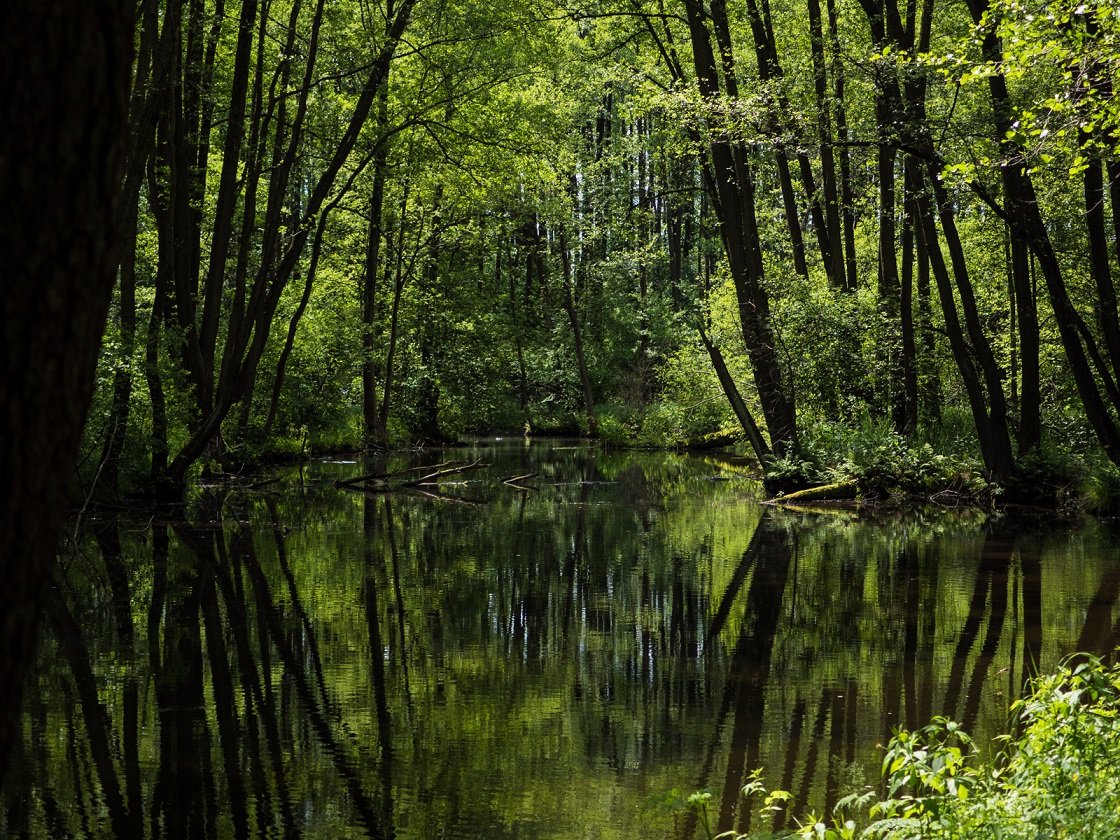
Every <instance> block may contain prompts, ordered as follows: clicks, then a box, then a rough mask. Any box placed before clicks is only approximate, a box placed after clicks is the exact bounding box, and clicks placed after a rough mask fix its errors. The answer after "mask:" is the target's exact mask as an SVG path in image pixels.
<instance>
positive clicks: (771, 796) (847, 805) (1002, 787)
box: [659, 655, 1120, 840]
mask: <svg viewBox="0 0 1120 840" xmlns="http://www.w3.org/2000/svg"><path fill="white" fill-rule="evenodd" d="M1011 714H1012V722H1011V728H1012V733H1013V734H1012V735H1007V736H1003V737H1001V738H999V739H997V742H996V743H997V748H996V749H995V751H994V752H993V753H992V754H991V755H990V756H989V757H988V758H986V759H984V758H983V757H982V755H981V753H980V751H979V750H978V749H977V748H976V745H975V744H974V743H973V741H972V739H971V738H970V737H969V736H968V735H967V734H966V733H965V732H964V731H963V730H962V729H961V727H960V725H959V724H957V723H954V722H953V721H951V720H949V719H948V718H942V717H939V718H934V720H933V722H932V723H930V724H929V725H928V726H926V727H924V728H922V729H919V730H917V731H913V732H911V731H907V730H905V729H902V730H899V731H898V732H897V733H896V734H895V736H894V738H892V739H891V741H890V744H889V745H888V746H887V748H886V755H885V757H884V759H883V777H884V781H885V784H886V790H887V797H886V798H883V799H880V798H879V796H878V795H877V794H876V792H875V791H874V790H868V791H864V792H857V793H854V794H851V795H848V796H846V797H844V798H842V799H841V800H840V801H839V802H838V803H837V805H836V806H835V808H834V809H833V812H832V814H831V816H829V817H828V818H819V817H816V816H812V815H810V816H808V817H806V818H804V819H803V820H801V821H800V825H799V826H798V827H797V828H796V829H793V830H789V831H784V832H781V833H779V834H771V833H763V834H758V833H756V834H749V835H747V834H737V833H735V832H725V833H722V834H720V835H718V836H719V837H723V838H736V839H737V840H745V838H748V837H751V838H764V837H778V836H781V837H801V838H806V839H807V840H818V839H819V840H856V838H882V840H939V838H945V840H954V838H981V837H985V838H986V837H1046V838H1063V837H1070V838H1072V837H1117V836H1120V804H1118V802H1120V775H1118V773H1117V770H1118V769H1120V665H1111V666H1106V665H1104V664H1102V663H1101V661H1100V660H1098V659H1096V658H1094V657H1091V656H1087V655H1078V656H1076V657H1074V658H1073V659H1071V660H1070V661H1069V662H1067V663H1066V664H1064V665H1063V666H1062V667H1061V668H1060V669H1059V670H1058V671H1057V672H1056V673H1054V674H1052V675H1050V676H1047V677H1044V678H1041V679H1039V680H1037V681H1036V682H1035V683H1034V685H1033V686H1032V690H1031V691H1030V693H1029V694H1028V695H1026V696H1025V697H1023V698H1022V699H1020V700H1017V701H1016V702H1015V703H1014V704H1012V706H1011ZM743 794H744V796H746V797H747V798H748V800H749V801H750V803H751V805H752V806H753V807H758V808H760V809H761V811H762V812H763V814H764V815H772V814H774V813H780V812H782V811H784V810H786V809H787V808H790V807H796V805H795V804H794V803H793V802H792V800H793V796H792V795H791V794H790V793H788V792H787V791H782V790H774V791H768V790H767V789H766V788H765V787H764V785H763V783H762V780H761V777H760V775H759V774H758V773H756V774H755V775H753V776H752V778H751V781H750V782H749V783H748V784H747V785H746V786H744V788H743ZM710 801H711V794H709V793H706V792H698V793H694V794H692V795H690V796H688V797H681V796H680V795H679V794H678V793H676V792H674V793H672V794H670V795H669V796H667V797H664V798H663V799H662V800H661V802H660V803H659V805H660V806H661V808H662V809H663V810H673V809H680V808H682V807H686V808H691V809H695V810H696V811H697V812H698V813H699V815H700V817H699V819H700V823H701V825H702V827H703V829H704V831H705V832H706V834H705V835H704V836H706V837H707V838H708V840H712V838H713V837H715V836H717V835H714V834H713V832H712V828H711V822H710V819H709V814H708V805H709V802H710ZM666 805H667V806H668V807H667V808H666Z"/></svg>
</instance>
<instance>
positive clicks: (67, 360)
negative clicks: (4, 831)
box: [0, 0, 136, 779]
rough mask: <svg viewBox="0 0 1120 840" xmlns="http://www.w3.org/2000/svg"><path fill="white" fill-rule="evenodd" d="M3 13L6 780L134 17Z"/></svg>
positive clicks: (109, 199)
mask: <svg viewBox="0 0 1120 840" xmlns="http://www.w3.org/2000/svg"><path fill="white" fill-rule="evenodd" d="M0 8H2V11H0V78H3V79H5V80H6V86H5V91H4V95H3V97H0V125H3V126H4V129H3V131H0V194H2V195H3V196H4V204H3V207H4V209H3V211H0V212H2V217H0V218H2V221H0V276H3V277H4V303H3V310H2V316H0V323H2V324H3V328H2V330H0V406H3V409H2V411H3V417H4V420H3V423H2V425H0V430H2V432H3V434H0V441H2V442H0V474H2V475H3V476H4V480H5V487H6V493H5V501H4V504H3V505H0V509H2V511H3V512H2V513H0V534H3V539H2V540H0V574H2V575H3V577H4V581H5V584H4V586H3V587H2V588H0V628H2V629H0V639H2V647H0V779H2V778H3V776H4V774H5V773H6V771H7V768H8V762H9V758H10V757H11V756H12V755H13V752H14V747H15V743H16V741H17V740H18V738H19V733H20V728H19V725H18V721H19V708H20V699H21V696H22V692H23V682H24V677H25V676H26V674H27V670H28V668H29V666H30V663H31V657H32V651H33V649H34V643H35V635H36V628H37V625H38V621H39V615H40V611H41V603H42V596H43V592H44V587H45V585H46V582H47V580H48V578H49V574H50V569H51V565H52V561H53V557H54V552H55V547H56V544H57V539H58V527H59V523H60V521H61V519H62V516H63V514H64V512H65V506H66V501H67V489H68V481H69V478H70V476H71V471H72V468H73V464H74V460H75V456H76V453H77V448H78V441H79V439H80V437H81V433H82V426H83V424H84V421H85V415H86V409H87V407H88V405H89V399H90V394H91V391H92V388H93V378H94V365H95V363H96V360H97V352H98V345H99V342H100V339H101V333H102V330H103V328H104V324H105V315H106V311H107V309H108V306H109V299H110V297H111V295H112V289H113V281H114V273H115V269H116V265H115V263H116V250H115V248H114V241H113V237H114V234H115V230H114V227H113V225H112V224H111V223H109V222H108V221H107V220H112V219H114V218H116V217H117V212H118V205H117V202H118V198H119V195H120V190H121V181H122V177H123V173H124V161H125V152H126V145H127V131H126V124H127V119H128V89H129V75H130V72H131V55H132V45H133V25H134V16H135V11H136V4H135V3H134V2H129V0H84V1H83V2H74V0H57V2H52V3H8V4H4V5H3V6H2V7H0Z"/></svg>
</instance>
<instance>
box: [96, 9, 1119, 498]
mask: <svg viewBox="0 0 1120 840" xmlns="http://www.w3.org/2000/svg"><path fill="white" fill-rule="evenodd" d="M1045 10H1046V14H1044V15H1040V14H1035V12H1034V11H1032V8H1031V7H1030V5H1029V4H1022V3H1018V2H1014V0H991V2H988V0H976V2H967V3H965V2H959V0H950V1H949V2H944V3H942V2H937V3H934V2H932V0H929V1H928V2H922V3H917V2H914V3H910V4H907V5H900V4H898V3H897V2H896V0H887V2H886V3H885V4H879V5H875V4H868V3H862V2H860V3H857V2H854V0H829V2H827V3H825V4H824V5H823V6H822V4H820V3H819V2H817V0H763V2H755V0H748V2H745V3H741V4H740V3H734V4H726V3H723V2H713V3H710V4H704V3H699V2H693V0H673V2H652V0H651V1H650V2H646V1H645V0H642V1H641V2H635V0H627V2H618V3H615V2H611V0H597V2H594V3H590V4H588V3H567V2H564V1H563V0H516V2H508V3H489V4H481V5H480V4H478V3H465V2H455V1H454V0H439V2H427V1H426V0H389V2H385V3H382V4H368V3H331V4H324V3H306V2H301V0H275V2H271V3H263V2H257V1H256V0H242V2H237V3H229V2H218V0H197V1H196V0H192V2H189V3H188V2H185V0H147V1H146V2H144V3H142V4H141V15H140V21H139V28H138V31H137V34H136V47H137V53H136V60H135V63H134V67H133V74H132V108H131V114H132V118H131V122H132V142H131V144H130V146H129V159H128V161H127V170H126V172H127V174H126V179H125V184H124V197H123V207H124V210H123V211H122V218H121V222H120V225H119V231H120V235H119V240H120V241H119V243H118V244H119V248H118V251H119V253H120V261H119V271H118V275H119V276H118V280H119V282H118V287H117V292H116V296H115V299H114V305H113V308H112V312H111V316H110V323H109V328H108V331H107V333H106V336H105V341H104V345H103V349H102V354H101V360H100V367H99V380H98V390H97V393H96V395H95V398H94V409H93V412H92V415H91V420H90V423H89V426H88V428H87V432H86V443H85V453H84V457H83V461H82V469H81V475H82V476H83V480H84V481H85V483H87V484H94V483H96V489H97V491H98V492H99V493H100V494H101V495H102V496H103V497H107V498H115V497H120V496H121V495H123V494H129V493H159V494H170V495H180V494H181V493H182V490H183V488H184V487H185V485H186V484H187V483H188V482H189V481H190V480H191V478H192V477H193V476H195V475H197V474H198V472H199V471H200V470H205V471H208V472H230V471H239V470H242V469H244V468H245V467H246V466H248V465H252V464H254V463H258V462H260V461H262V460H265V459H269V458H276V457H281V458H284V457H291V456H292V455H293V454H295V453H302V452H306V451H326V450H335V451H337V450H340V449H350V450H359V449H366V450H370V449H383V448H386V447H396V446H410V445H415V444H417V443H423V444H440V443H444V442H447V441H450V440H454V439H456V438H459V437H461V436H464V435H471V434H480V433H496V432H501V433H507V434H508V433H519V434H520V433H525V432H528V433H531V434H583V435H589V436H591V437H597V438H598V439H600V440H601V441H602V442H603V443H604V444H606V445H612V446H624V445H625V446H639V447H653V448H658V447H675V446H681V445H705V444H707V445H711V444H714V443H718V442H728V441H732V440H734V441H737V442H738V443H739V444H740V445H741V446H743V447H748V448H749V449H750V451H751V452H752V453H753V454H754V456H755V457H756V459H757V460H758V462H759V463H760V464H761V466H762V471H763V475H764V479H765V483H766V485H767V487H768V489H769V490H771V491H774V492H780V491H785V492H789V491H791V490H796V489H801V488H804V487H806V486H809V485H811V484H814V483H835V482H838V481H844V482H846V481H850V482H854V483H855V484H856V486H857V487H858V489H859V492H860V493H861V494H862V495H863V496H865V497H883V496H907V495H917V496H923V497H925V498H929V497H930V496H933V495H936V494H943V496H942V497H943V498H949V496H955V497H959V498H961V499H966V500H970V501H980V502H981V503H983V504H989V503H991V502H992V500H995V501H997V502H998V501H1003V500H1008V501H1026V502H1041V503H1045V504H1054V503H1056V502H1057V503H1066V502H1069V501H1070V500H1071V499H1074V498H1077V499H1088V500H1091V502H1092V503H1093V504H1095V505H1097V506H1100V507H1105V508H1107V507H1111V506H1113V505H1114V500H1115V493H1113V492H1112V491H1111V490H1110V489H1109V488H1110V487H1111V486H1112V483H1111V479H1110V478H1109V477H1108V476H1109V474H1110V471H1114V466H1113V465H1117V464H1120V388H1118V387H1117V384H1116V383H1117V382H1118V381H1120V321H1118V320H1117V319H1118V317H1120V316H1118V315H1117V307H1116V301H1117V295H1116V292H1115V287H1114V279H1115V277H1116V276H1117V274H1118V272H1117V256H1118V255H1117V243H1116V230H1117V229H1120V192H1118V188H1117V184H1118V183H1120V162H1117V159H1116V157H1115V145H1116V132H1117V118H1116V113H1115V111H1116V109H1115V103H1114V101H1113V99H1114V98H1113V97H1112V96H1111V95H1110V94H1109V93H1108V91H1110V90H1111V89H1112V88H1111V86H1112V83H1113V81H1112V80H1113V75H1114V73H1115V70H1116V64H1117V55H1118V54H1120V50H1118V49H1117V46H1116V31H1115V30H1116V21H1115V15H1113V14H1112V10H1111V6H1110V5H1109V4H1105V3H1100V4H1097V3H1088V4H1083V3H1082V4H1072V3H1068V4H1066V3H1062V4H1047V5H1046V6H1045Z"/></svg>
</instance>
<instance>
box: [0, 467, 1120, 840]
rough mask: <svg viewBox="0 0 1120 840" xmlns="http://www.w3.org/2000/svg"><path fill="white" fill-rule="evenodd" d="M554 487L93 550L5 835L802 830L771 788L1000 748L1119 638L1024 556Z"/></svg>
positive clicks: (393, 502)
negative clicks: (669, 800)
mask: <svg viewBox="0 0 1120 840" xmlns="http://www.w3.org/2000/svg"><path fill="white" fill-rule="evenodd" d="M552 457H553V458H554V460H553V461H550V462H546V463H544V464H543V465H542V464H536V463H526V462H524V455H523V454H521V453H519V454H518V460H517V463H516V464H511V465H510V467H509V468H508V469H507V470H505V472H509V473H510V474H512V473H514V472H520V473H524V472H530V471H536V472H540V473H541V476H542V478H541V479H540V480H539V486H538V489H537V491H536V492H533V493H528V492H525V491H523V490H518V489H515V488H507V490H505V491H494V490H493V489H492V488H491V489H488V490H487V491H486V493H487V495H488V497H489V498H488V501H486V503H485V505H469V506H468V505H461V504H458V503H456V502H455V501H454V500H452V499H451V498H450V494H452V493H456V492H463V493H467V492H471V490H470V488H469V487H468V488H466V489H461V488H451V489H443V490H441V492H440V493H439V494H436V497H405V496H390V495H376V494H362V495H357V494H341V493H328V492H322V491H317V490H316V489H315V485H314V484H313V483H309V485H308V489H307V490H306V491H304V492H303V493H302V494H299V495H295V494H293V495H287V494H276V495H272V496H268V495H252V494H248V495H247V494H241V495H238V494H232V493H226V492H220V493H215V494H214V495H213V496H212V497H210V499H209V503H208V504H205V505H199V506H198V507H195V508H192V509H191V512H190V515H189V516H184V517H182V518H177V519H169V520H167V521H164V520H161V519H158V518H157V519H154V520H150V521H141V522H135V521H129V520H127V519H121V520H114V519H104V520H103V521H99V522H98V523H97V527H96V528H94V529H93V530H92V532H91V534H90V537H89V539H87V540H86V541H84V542H83V543H82V544H81V546H80V547H81V554H80V555H79V556H75V557H73V558H71V559H70V560H69V561H68V562H66V563H64V564H61V566H60V572H59V579H58V585H57V587H56V588H55V590H54V591H53V593H52V599H51V603H50V607H49V611H48V618H49V621H48V623H47V628H46V633H45V635H44V638H43V641H42V654H41V659H40V664H39V667H38V671H37V672H36V675H35V678H34V679H33V680H32V681H31V682H30V683H29V685H28V693H27V705H26V707H25V710H24V735H25V743H24V746H23V750H22V754H21V756H20V766H19V769H18V771H17V772H14V773H13V774H12V775H11V778H10V781H9V785H8V787H7V788H6V789H5V790H4V791H3V793H2V799H0V804H2V809H0V834H3V835H4V836H26V837H54V836H90V837H105V836H116V837H122V838H123V837H129V838H133V837H145V836H146V837H152V838H156V837H205V838H254V837H260V836H283V837H288V838H295V837H303V836H325V835H332V836H338V835H345V836H364V837H372V838H380V837H386V838H389V837H392V838H397V837H400V838H421V837H425V838H426V837H430V836H439V835H441V834H455V833H458V834H459V835H460V836H463V835H465V836H486V837H495V838H503V837H514V836H541V837H545V836H557V837H560V836H573V835H581V834H585V833H587V832H588V831H591V830H593V828H594V827H596V826H602V825H608V826H613V828H611V829H610V830H611V831H615V833H626V834H628V835H629V836H634V835H635V834H638V833H641V834H643V836H649V837H658V836H670V833H671V834H672V835H675V836H695V829H696V825H695V823H694V822H692V823H690V822H689V821H687V820H682V821H681V824H680V825H679V826H676V827H668V826H656V825H655V826H646V825H645V824H644V823H643V824H641V825H636V824H634V821H635V820H636V819H638V818H637V817H635V815H636V814H639V813H640V811H639V807H638V806H639V804H640V803H641V801H643V799H644V798H645V797H647V796H648V795H649V794H651V793H656V792H658V791H661V790H667V789H669V788H671V787H684V788H689V789H694V788H705V787H710V788H713V789H714V790H715V802H714V803H713V804H714V805H715V806H717V807H718V814H716V815H715V821H716V823H717V827H718V830H720V831H724V830H736V831H748V830H766V829H773V830H780V829H782V828H785V827H789V823H788V821H787V820H786V817H785V816H784V815H778V816H777V818H776V819H775V820H774V821H773V823H772V824H767V825H759V824H758V817H757V811H756V810H755V808H754V806H752V805H750V804H749V803H744V801H743V799H742V797H741V795H740V790H741V788H742V786H743V784H744V783H745V781H746V780H747V778H748V776H749V774H750V773H751V772H752V771H753V770H754V769H755V768H763V769H764V771H765V773H766V776H765V781H766V783H767V785H768V786H770V787H781V788H783V789H786V790H790V791H792V792H793V793H794V794H795V795H796V796H797V798H798V800H799V802H801V803H804V807H805V808H806V809H808V808H816V809H818V810H819V809H821V808H823V807H825V806H827V805H828V804H830V803H832V802H834V801H835V800H836V799H837V798H838V797H839V796H841V795H843V794H844V793H846V792H847V790H848V788H849V786H850V785H851V784H852V783H853V782H854V781H857V780H858V778H859V775H860V773H863V780H864V781H868V780H873V779H874V778H875V774H876V773H877V768H878V763H879V761H880V759H881V753H880V752H878V751H877V749H876V746H875V745H876V744H877V743H883V738H884V737H889V735H890V732H891V729H892V728H893V727H895V726H897V725H899V724H901V723H905V724H906V725H908V726H920V725H923V724H924V723H925V722H926V721H927V720H928V719H929V716H930V714H932V713H933V712H935V711H943V712H946V713H948V714H951V715H955V716H959V717H960V718H962V719H963V720H964V721H965V723H966V724H968V725H969V726H970V727H974V728H975V729H977V730H978V731H979V732H980V733H981V734H983V735H993V734H996V733H997V731H998V727H1000V726H1002V725H1003V720H1004V719H1005V718H1004V716H1005V713H1006V708H1007V705H1008V703H1010V701H1011V699H1013V697H1014V696H1015V695H1017V694H1018V692H1019V691H1020V690H1021V686H1022V685H1023V682H1024V681H1025V680H1026V679H1028V678H1029V676H1030V675H1032V674H1034V673H1036V672H1037V669H1038V668H1039V667H1044V668H1045V667H1050V666H1051V665H1052V664H1053V663H1054V662H1056V661H1057V659H1058V658H1060V657H1061V656H1062V655H1064V654H1065V653H1066V652H1068V651H1069V650H1072V649H1073V648H1074V646H1075V645H1088V646H1090V647H1091V646H1094V645H1100V644H1107V643H1108V642H1109V640H1110V639H1113V638H1115V636H1114V632H1115V631H1114V624H1115V622H1114V620H1113V616H1114V615H1115V614H1116V610H1117V608H1118V605H1117V600H1118V599H1120V585H1118V584H1117V580H1118V578H1117V577H1116V575H1115V568H1114V564H1111V563H1109V562H1101V563H1100V564H1099V565H1097V566H1091V567H1089V566H1086V567H1085V568H1087V569H1090V571H1087V572H1085V571H1084V570H1082V571H1083V573H1081V577H1078V572H1077V570H1078V569H1082V567H1080V566H1077V567H1074V572H1073V573H1070V572H1068V571H1066V570H1065V567H1064V566H1063V564H1064V563H1067V562H1068V563H1071V564H1072V563H1073V562H1074V561H1073V560H1067V555H1065V554H1062V553H1060V552H1055V550H1054V548H1053V546H1054V545H1056V544H1057V542H1058V541H1051V542H1047V541H1046V539H1045V535H1044V534H1042V533H1039V532H1037V531H1032V530H1031V529H1029V528H1023V527H1019V526H1014V525H1003V524H1000V523H996V524H989V525H983V526H982V527H979V528H978V527H977V526H976V524H975V523H974V522H970V521H967V520H959V519H957V520H950V521H948V522H946V521H942V520H930V519H926V518H922V517H914V518H912V519H899V520H897V521H896V520H891V521H889V522H887V523H871V522H865V521H863V520H861V518H860V517H859V516H857V515H854V514H846V513H843V512H839V513H832V514H809V513H805V514H796V513H788V512H782V511H778V510H775V509H772V508H760V507H758V506H756V505H753V504H751V503H750V502H749V501H744V500H742V499H737V498H735V497H733V496H728V495H725V494H723V493H724V489H723V488H719V487H716V486H714V485H713V484H712V483H711V482H708V483H701V482H699V481H692V482H691V483H690V482H689V479H688V475H689V473H688V469H690V468H694V469H696V470H697V471H699V470H700V469H704V470H710V469H711V467H710V466H708V465H701V466H700V467H692V466H690V462H688V461H687V460H672V459H671V458H669V457H668V456H658V457H657V458H651V459H650V460H648V461H646V460H642V459H640V458H636V457H633V456H622V455H618V454H615V453H598V454H592V453H589V452H587V451H586V450H582V449H577V450H567V449H563V450H561V449H557V450H556V451H555V452H554V453H553V454H552ZM534 468H535V469H534ZM550 482H551V483H550ZM316 494H318V495H316ZM1071 539H1072V538H1071ZM1078 539H1084V540H1086V542H1085V545H1086V546H1090V545H1091V544H1090V542H1089V541H1088V539H1089V538H1088V537H1078ZM1089 551H1098V552H1099V551H1100V549H1099V548H1088V547H1087V548H1086V549H1085V552H1089ZM1075 556H1079V555H1075ZM1078 562H1080V561H1078ZM1044 575H1047V576H1048V577H1046V579H1045V582H1044ZM1053 581H1062V584H1061V585H1060V586H1058V585H1054V584H1053ZM1044 621H1046V622H1047V624H1046V626H1045V627H1044V625H1043V622H1044ZM1044 640H1045V642H1046V646H1045V647H1044V646H1043V641H1044ZM942 662H944V663H946V666H945V667H944V670H942V666H941V664H940V663H942ZM756 804H757V803H756ZM752 810H754V811H755V814H754V817H753V820H752ZM767 822H769V817H767Z"/></svg>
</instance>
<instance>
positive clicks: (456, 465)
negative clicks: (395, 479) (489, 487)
mask: <svg viewBox="0 0 1120 840" xmlns="http://www.w3.org/2000/svg"><path fill="white" fill-rule="evenodd" d="M489 466H490V465H489V464H484V463H482V462H481V461H472V462H471V463H469V464H464V463H463V462H462V461H454V462H451V463H450V464H441V465H440V466H439V467H436V471H435V472H430V473H428V474H427V475H423V476H420V478H417V479H413V480H412V481H404V482H401V487H426V486H429V485H432V484H439V481H438V479H441V478H444V477H445V476H449V475H459V474H460V473H465V472H469V471H470V470H483V469H486V468H487V467H489ZM426 469H429V470H430V469H431V467H426ZM413 472H415V470H413Z"/></svg>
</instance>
